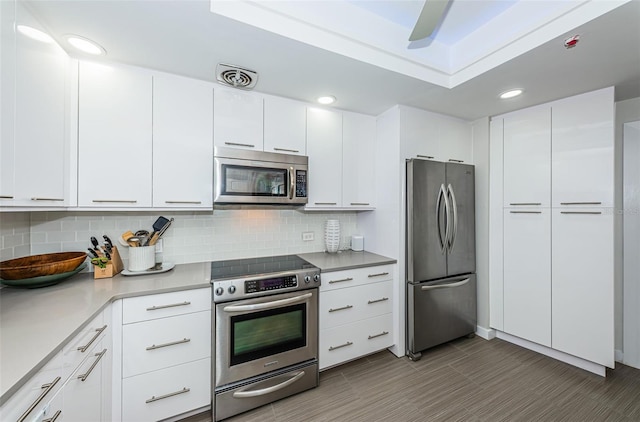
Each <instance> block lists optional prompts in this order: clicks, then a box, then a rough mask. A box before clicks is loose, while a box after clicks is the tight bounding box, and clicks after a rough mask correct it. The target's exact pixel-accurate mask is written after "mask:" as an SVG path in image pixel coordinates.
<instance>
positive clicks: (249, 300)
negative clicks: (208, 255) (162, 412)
mask: <svg viewBox="0 0 640 422" xmlns="http://www.w3.org/2000/svg"><path fill="white" fill-rule="evenodd" d="M211 280H212V284H213V286H212V288H213V298H214V299H213V300H214V304H215V312H214V313H213V329H214V351H213V354H214V360H213V361H214V366H213V375H212V378H213V384H214V406H213V416H214V420H216V421H217V420H220V419H223V418H226V417H229V416H232V415H234V414H237V413H241V412H244V411H247V410H250V409H253V408H254V407H257V406H261V405H263V404H266V403H269V402H271V401H274V400H277V399H280V398H282V397H286V396H288V395H291V394H295V393H297V392H299V391H303V390H306V389H309V388H313V387H315V386H317V384H318V365H317V362H318V287H319V286H320V281H321V280H320V270H319V269H318V268H316V267H314V266H313V265H311V264H309V263H308V262H307V261H304V260H303V259H301V258H299V257H297V256H295V255H287V256H279V257H265V258H250V259H240V260H231V261H218V262H213V263H212V264H211ZM301 367H304V369H300V368H301Z"/></svg>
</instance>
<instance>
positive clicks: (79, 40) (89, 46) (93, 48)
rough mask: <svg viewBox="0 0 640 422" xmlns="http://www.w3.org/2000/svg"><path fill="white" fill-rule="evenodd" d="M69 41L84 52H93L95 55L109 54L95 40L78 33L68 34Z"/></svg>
mask: <svg viewBox="0 0 640 422" xmlns="http://www.w3.org/2000/svg"><path fill="white" fill-rule="evenodd" d="M67 42H68V43H69V44H71V45H72V46H74V47H75V48H77V49H78V50H80V51H82V52H83V53H87V54H93V55H94V56H100V55H103V54H107V52H106V50H105V49H104V48H102V47H101V46H99V45H98V44H96V43H95V42H93V41H91V40H88V39H86V38H83V37H80V36H78V35H68V36H67Z"/></svg>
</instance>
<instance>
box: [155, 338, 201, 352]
mask: <svg viewBox="0 0 640 422" xmlns="http://www.w3.org/2000/svg"><path fill="white" fill-rule="evenodd" d="M190 341H191V339H190V338H186V337H185V338H183V339H182V340H177V341H172V342H169V343H163V344H157V345H156V344H152V345H151V346H149V347H147V350H155V349H161V348H163V347H168V346H175V345H176V344H183V343H189V342H190Z"/></svg>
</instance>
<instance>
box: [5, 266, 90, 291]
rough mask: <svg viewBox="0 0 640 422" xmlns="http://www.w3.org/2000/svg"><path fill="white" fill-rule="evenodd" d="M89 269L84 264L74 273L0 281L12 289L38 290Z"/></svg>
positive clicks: (73, 271)
mask: <svg viewBox="0 0 640 422" xmlns="http://www.w3.org/2000/svg"><path fill="white" fill-rule="evenodd" d="M85 268H87V264H85V263H82V264H80V265H79V266H78V267H77V268H76V269H74V270H72V271H66V272H63V273H58V274H52V275H42V276H38V277H30V278H23V279H20V280H0V283H2V284H4V285H7V286H11V287H20V288H24V289H37V288H39V287H46V286H53V285H54V284H58V283H60V282H61V281H62V280H65V279H67V278H69V277H71V276H72V275H75V274H78V273H79V272H80V271H82V270H84V269H85Z"/></svg>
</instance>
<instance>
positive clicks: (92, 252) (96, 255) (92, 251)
mask: <svg viewBox="0 0 640 422" xmlns="http://www.w3.org/2000/svg"><path fill="white" fill-rule="evenodd" d="M87 250H88V251H89V252H90V253H91V256H93V257H94V258H99V257H98V254H97V253H96V251H94V250H93V249H91V248H87Z"/></svg>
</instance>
